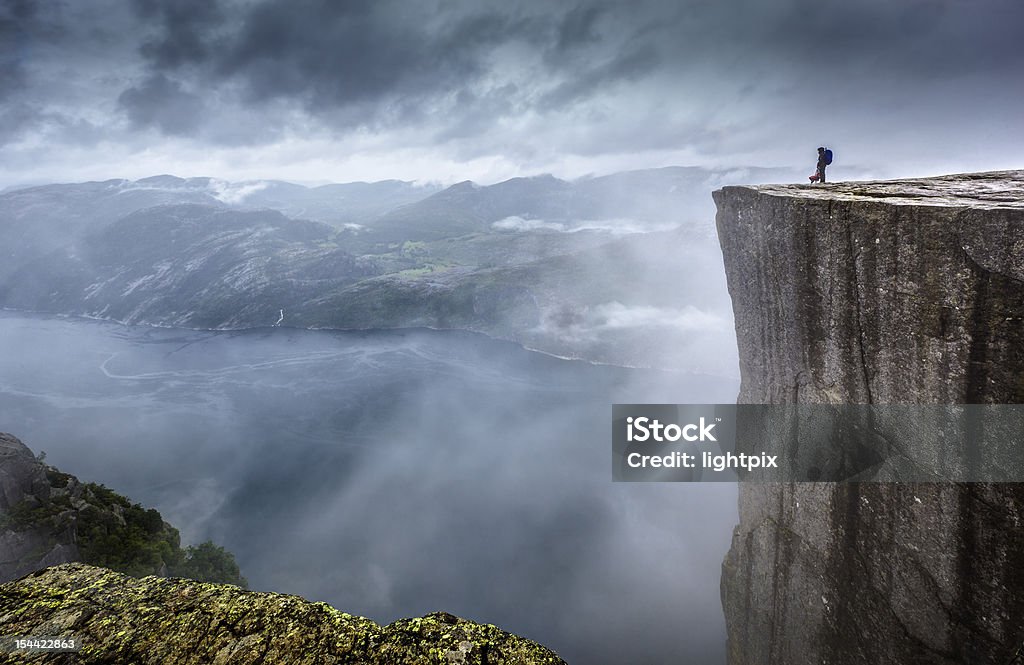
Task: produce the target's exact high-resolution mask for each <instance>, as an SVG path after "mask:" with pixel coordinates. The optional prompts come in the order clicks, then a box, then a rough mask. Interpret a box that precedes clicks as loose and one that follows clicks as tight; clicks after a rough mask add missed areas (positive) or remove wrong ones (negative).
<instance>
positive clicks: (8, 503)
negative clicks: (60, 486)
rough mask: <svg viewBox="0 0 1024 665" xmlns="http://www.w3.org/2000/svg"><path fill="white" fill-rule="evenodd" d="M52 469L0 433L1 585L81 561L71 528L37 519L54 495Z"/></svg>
mask: <svg viewBox="0 0 1024 665" xmlns="http://www.w3.org/2000/svg"><path fill="white" fill-rule="evenodd" d="M53 471H54V470H53V469H51V468H50V467H48V466H46V465H45V464H43V463H42V462H41V461H40V460H39V459H37V458H36V456H35V455H33V454H32V451H31V450H29V449H28V447H27V446H25V444H23V443H22V442H21V441H19V440H18V439H16V438H15V437H13V436H11V435H10V434H4V433H3V432H0V581H3V582H6V581H7V580H11V579H14V578H16V577H20V576H22V575H24V574H26V573H29V572H31V571H33V570H38V569H40V568H45V567H46V566H53V565H56V564H59V563H67V562H69V561H76V560H78V559H79V558H80V554H79V551H78V547H77V545H76V544H75V537H74V532H73V530H72V529H68V528H63V527H60V526H58V527H56V528H55V527H54V526H53V525H51V524H50V523H48V521H43V520H37V519H36V516H35V512H36V511H39V510H40V509H41V508H42V507H43V506H45V505H47V504H50V503H51V502H52V499H53V498H54V496H55V494H56V493H57V491H55V489H54V487H53V485H54V481H55V480H57V479H56V478H54V474H53ZM65 496H66V495H65ZM68 507H69V508H70V504H69V505H68Z"/></svg>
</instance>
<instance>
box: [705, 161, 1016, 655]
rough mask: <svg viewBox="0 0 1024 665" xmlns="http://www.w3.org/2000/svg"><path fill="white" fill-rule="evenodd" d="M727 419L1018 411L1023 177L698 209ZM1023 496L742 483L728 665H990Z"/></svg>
mask: <svg viewBox="0 0 1024 665" xmlns="http://www.w3.org/2000/svg"><path fill="white" fill-rule="evenodd" d="M714 199H715V202H716V204H717V206H718V215H717V219H716V222H717V227H718V234H719V239H720V242H721V246H722V251H723V255H724V259H725V267H726V274H727V278H728V285H729V293H730V296H731V298H732V301H733V310H734V314H735V320H736V332H737V340H738V346H739V356H740V371H741V376H742V384H741V390H740V395H739V401H740V402H741V403H874V404H885V403H889V404H892V403H902V404H906V403H933V404H934V403H1021V402H1024V378H1022V377H1024V325H1022V321H1024V234H1022V233H1021V230H1022V229H1024V171H1014V172H995V173H981V174H966V175H953V176H945V177H939V178H928V179H920V180H899V181H888V182H867V183H839V184H829V185H824V186H820V185H819V186H799V185H790V186H785V185H772V186H756V187H754V186H751V187H726V188H723V189H721V190H718V191H716V192H715V193H714ZM1022 520H1024V488H1022V487H1021V486H1019V485H995V484H971V485H965V484H960V485H957V484H941V485H940V484H929V485H924V484H916V485H913V484H853V483H851V484H824V483H819V484H811V483H806V484H774V485H753V484H748V485H743V486H742V487H741V490H740V524H739V526H738V527H737V528H736V531H735V533H734V537H733V545H732V549H731V551H730V553H729V555H728V556H727V558H726V560H725V562H724V564H723V576H722V597H723V604H724V607H725V612H726V621H727V626H728V640H729V641H728V653H729V662H730V663H733V664H745V663H787V664H796V663H950V664H952V663H974V662H977V663H982V662H986V663H987V662H1007V661H1009V660H1010V659H1011V658H1012V657H1013V654H1014V653H1015V652H1016V651H1017V649H1018V647H1019V646H1020V645H1021V642H1022V641H1024V626H1022V624H1021V622H1020V617H1022V616H1024V593H1021V592H1022V589H1024V538H1021V535H1022V534H1021V531H1020V529H1021V527H1020V525H1021V523H1022Z"/></svg>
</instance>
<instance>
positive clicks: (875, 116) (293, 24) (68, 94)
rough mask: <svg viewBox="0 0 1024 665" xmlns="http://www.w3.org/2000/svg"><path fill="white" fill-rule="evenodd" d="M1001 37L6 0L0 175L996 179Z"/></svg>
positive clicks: (361, 0) (355, 7)
mask: <svg viewBox="0 0 1024 665" xmlns="http://www.w3.org/2000/svg"><path fill="white" fill-rule="evenodd" d="M1020 25H1024V6H1022V5H1021V4H1020V3H1019V2H1016V1H1014V0H981V1H980V2H966V1H964V0H907V1H906V2H900V3H891V2H884V1H882V0H864V1H861V2H855V3H850V2H834V1H824V2H822V1H817V2H814V1H810V0H776V1H773V2H770V3H766V2H760V1H755V0H729V1H727V2H706V1H701V0H693V1H689V2H669V1H667V0H640V1H638V2H634V3H611V2H603V1H599V0H579V1H576V2H566V3H549V2H541V1H540V0H519V1H518V2H506V3H501V4H498V3H475V2H458V1H452V0H430V1H427V2H418V3H409V2H398V1H389V0H384V1H379V2H371V1H369V0H352V1H349V2H343V3H338V2H328V1H327V0H297V1H290V2H283V1H281V0H266V1H263V2H239V1H237V0H210V1H207V2H199V1H197V0H189V1H185V2H171V1H169V0H135V1H134V2H132V3H130V4H124V3H121V2H113V1H103V0H100V1H98V2H90V3H88V4H87V5H86V4H85V3H41V2H39V3H37V2H31V1H30V0H3V2H0V36H2V40H0V44H2V45H0V63H2V65H3V67H2V71H0V118H2V119H3V121H4V122H3V128H2V129H0V156H2V157H3V158H4V159H3V162H4V163H5V164H6V165H8V166H7V168H5V169H4V170H3V172H0V178H3V179H4V180H6V181H8V182H7V183H5V184H10V182H13V181H15V180H16V179H17V177H22V178H24V177H35V178H37V179H40V178H43V177H47V176H49V177H51V178H59V177H62V176H65V177H77V176H78V175H85V174H93V175H96V176H99V175H120V176H142V175H149V174H151V173H152V172H153V171H154V170H174V169H179V170H180V169H182V168H186V169H189V171H190V172H188V173H182V175H193V174H196V173H198V172H200V171H199V170H202V169H208V170H209V169H213V170H214V171H216V172H211V173H206V174H207V175H217V176H222V177H240V176H254V175H264V176H266V175H271V176H277V177H289V176H291V177H307V178H312V177H317V178H321V179H336V180H341V179H346V178H347V179H356V178H360V177H363V178H364V179H373V177H374V176H377V175H379V176H380V177H388V176H397V177H406V178H418V179H440V180H445V179H464V178H465V177H473V178H475V179H479V180H483V181H488V180H491V181H493V180H496V179H499V178H502V177H508V176H512V175H517V174H521V173H536V172H540V171H554V172H556V173H558V174H559V175H563V176H569V177H571V176H574V175H581V174H584V173H589V172H602V171H609V170H613V169H621V168H632V167H650V166H661V165H665V164H669V163H677V164H696V165H714V166H743V165H755V164H759V165H789V164H792V163H794V162H797V161H799V160H803V161H807V160H809V159H810V160H811V161H813V152H812V153H811V157H810V158H808V157H807V152H808V149H811V150H812V151H813V148H814V147H815V146H817V145H819V144H821V143H829V144H830V145H831V146H833V147H834V148H835V149H836V153H837V156H838V157H840V161H838V162H837V164H836V167H835V168H836V174H837V177H841V176H840V174H839V172H838V169H840V168H843V167H847V168H850V169H851V173H853V172H854V171H856V170H857V169H860V171H863V172H867V173H878V174H883V175H884V174H900V173H903V172H920V170H921V169H924V170H930V171H937V170H943V169H959V170H970V169H984V168H1002V167H1009V166H1012V165H1013V164H1012V163H1010V161H1012V157H1008V156H1007V155H1012V154H1013V152H1014V150H1012V149H1011V150H1008V149H1006V148H1001V149H998V150H996V149H994V148H993V146H994V145H996V144H998V145H1001V146H1012V147H1020V146H1021V145H1022V144H1024V136H1022V133H1024V130H1022V129H1021V128H1020V123H1018V122H1016V109H1018V108H1019V107H1020V106H1021V104H1022V102H1024V86H1021V85H1019V82H1020V73H1019V72H1020V71H1024V46H1022V45H1021V44H1022V43H1021V40H1020V39H1019V38H1018V34H1017V31H1018V30H1019V26H1020ZM1015 82H1016V83H1017V84H1016V85H1015ZM131 157H135V158H136V159H135V160H132V161H131V164H132V166H131V167H130V168H132V169H139V170H140V171H139V172H138V173H135V172H132V173H125V172H123V169H125V168H126V166H125V163H126V158H131ZM25 165H30V166H31V168H30V169H29V170H28V171H26V169H25V168H23V167H24V166H25ZM389 168H390V169H391V170H392V171H394V172H388V169H389ZM193 169H195V170H193ZM914 169H917V171H914ZM860 171H858V172H860Z"/></svg>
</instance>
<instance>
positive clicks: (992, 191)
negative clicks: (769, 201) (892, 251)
mask: <svg viewBox="0 0 1024 665" xmlns="http://www.w3.org/2000/svg"><path fill="white" fill-rule="evenodd" d="M742 188H743V189H751V190H755V191H758V192H761V193H764V194H769V195H773V196H786V197H791V198H805V199H822V200H826V199H828V200H840V201H880V202H885V203H891V204H893V205H916V206H922V205H923V206H946V207H957V208H1006V209H1024V171H989V172H987V173H960V174H956V175H944V176H936V177H933V178H913V179H907V180H868V181H862V182H857V181H853V182H835V183H832V182H830V183H826V184H824V185H819V184H813V185H812V184H794V185H743V186H742ZM728 189H731V188H730V187H724V188H723V190H728Z"/></svg>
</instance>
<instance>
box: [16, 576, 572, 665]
mask: <svg viewBox="0 0 1024 665" xmlns="http://www.w3.org/2000/svg"><path fill="white" fill-rule="evenodd" d="M0 634H4V635H37V636H41V635H51V636H58V635H64V636H67V635H74V636H76V637H77V638H79V639H80V640H81V642H82V649H81V651H80V652H79V653H78V654H74V655H72V654H67V655H61V654H18V655H16V656H14V655H2V654H0V663H4V664H7V663H10V664H11V665H13V664H14V663H19V664H21V663H24V664H25V665H30V664H31V663H76V664H81V665H90V664H97V665H98V664H100V663H104V664H107V663H111V664H115V665H116V664H124V665H142V664H149V663H152V664H154V665H156V664H158V663H159V664H160V665H201V664H202V665H206V664H209V663H214V664H216V665H241V664H243V663H244V664H255V663H265V664H272V663H288V664H296V665H302V664H308V665H313V664H318V665H319V664H323V665H328V664H332V663H339V664H340V663H363V664H366V665H412V664H414V663H415V664H417V665H420V664H422V665H428V664H436V665H564V661H562V660H561V659H560V658H559V657H558V656H557V655H555V654H554V653H553V652H552V651H550V650H548V649H546V648H545V647H543V646H541V645H539V644H536V643H534V642H531V641H529V640H526V639H523V638H520V637H517V636H515V635H512V634H510V633H506V632H504V631H502V630H500V629H498V628H496V627H495V626H492V625H489V624H479V623H474V622H472V621H467V620H465V619H460V618H458V617H455V616H452V615H450V614H445V613H436V614H429V615H427V616H424V617H421V618H415V619H404V620H401V621H396V622H395V623H392V624H390V625H388V626H380V625H378V624H377V623H375V622H373V621H371V620H370V619H366V618H363V617H358V616H353V615H351V614H346V613H344V612H341V611H338V610H336V609H334V608H333V607H331V606H329V605H327V604H325V603H313V602H309V601H306V600H304V599H302V598H299V597H297V596H289V595H282V594H276V593H260V592H254V591H246V590H244V589H241V588H239V587H235V586H231V585H225V584H211V583H205V582H196V581H193V580H185V579H177V578H160V577H145V578H142V579H137V578H133V577H129V576H127V575H122V574H120V573H115V572H112V571H110V570H106V569H103V568H96V567H93V566H88V565H85V564H78V563H72V564H64V565H60V566H54V567H52V568H48V569H46V570H43V571H39V572H36V573H33V574H31V575H28V576H26V577H24V578H22V579H20V580H17V581H14V582H8V583H7V584H4V585H2V586H0Z"/></svg>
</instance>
